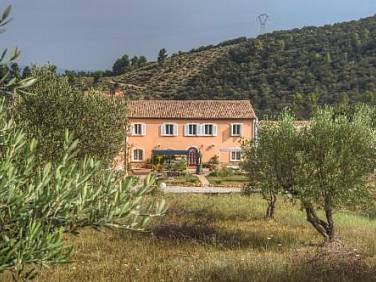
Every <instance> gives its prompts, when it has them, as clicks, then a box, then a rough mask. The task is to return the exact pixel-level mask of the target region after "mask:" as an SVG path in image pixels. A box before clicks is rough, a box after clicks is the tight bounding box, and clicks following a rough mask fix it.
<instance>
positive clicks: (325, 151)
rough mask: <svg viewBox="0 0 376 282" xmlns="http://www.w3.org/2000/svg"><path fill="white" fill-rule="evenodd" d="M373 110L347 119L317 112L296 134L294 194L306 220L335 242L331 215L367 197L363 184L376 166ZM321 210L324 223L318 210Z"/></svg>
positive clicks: (366, 185)
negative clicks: (308, 123) (296, 182)
mask: <svg viewBox="0 0 376 282" xmlns="http://www.w3.org/2000/svg"><path fill="white" fill-rule="evenodd" d="M372 122H373V121H372V116H371V109H370V108H368V107H360V108H358V109H357V110H356V111H355V113H354V114H353V115H352V117H351V119H350V118H349V117H348V116H347V115H346V114H342V115H335V114H334V110H333V109H332V108H325V109H321V110H319V111H318V112H317V113H316V114H315V115H314V117H313V119H312V122H311V125H310V126H309V127H306V128H304V129H303V130H302V131H301V132H300V141H301V149H300V150H299V151H298V157H299V159H300V163H301V164H300V173H299V174H298V177H299V179H298V183H299V185H297V186H298V193H297V194H296V196H297V197H298V198H299V199H300V200H301V202H302V205H303V208H304V210H305V212H306V215H307V220H308V221H309V222H310V223H311V224H312V226H313V227H314V228H315V229H316V230H317V231H318V232H319V233H320V234H321V235H322V236H323V237H324V238H325V240H327V241H332V240H333V239H335V234H336V233H335V222H334V217H333V212H334V209H335V208H338V207H342V206H349V207H355V206H359V205H362V204H364V203H366V202H367V201H368V200H369V199H370V187H369V185H370V184H369V182H368V181H367V179H368V177H369V175H370V173H371V172H372V171H373V170H374V168H375V163H376V133H375V129H374V128H373V127H372V126H371V124H372ZM318 208H320V209H322V210H323V211H324V219H323V218H320V217H319V215H318V214H317V212H316V210H317V209H318Z"/></svg>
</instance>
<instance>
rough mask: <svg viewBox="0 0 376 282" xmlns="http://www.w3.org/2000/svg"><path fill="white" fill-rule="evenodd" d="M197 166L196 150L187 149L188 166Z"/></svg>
mask: <svg viewBox="0 0 376 282" xmlns="http://www.w3.org/2000/svg"><path fill="white" fill-rule="evenodd" d="M197 165H198V150H197V149H196V148H193V147H192V148H189V149H188V166H190V167H194V166H197Z"/></svg>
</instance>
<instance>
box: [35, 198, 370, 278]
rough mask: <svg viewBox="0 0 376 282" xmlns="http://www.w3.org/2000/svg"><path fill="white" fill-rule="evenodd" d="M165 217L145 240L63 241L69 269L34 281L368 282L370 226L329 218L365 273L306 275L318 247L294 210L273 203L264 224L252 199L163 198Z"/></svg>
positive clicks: (344, 216) (130, 236)
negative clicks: (69, 252) (69, 248)
mask: <svg viewBox="0 0 376 282" xmlns="http://www.w3.org/2000/svg"><path fill="white" fill-rule="evenodd" d="M167 199H168V201H169V204H170V209H169V212H168V214H167V215H166V216H165V217H164V218H162V219H160V220H159V221H158V222H155V223H154V225H153V226H151V231H152V233H131V232H125V231H111V230H103V231H102V232H97V231H94V230H91V229H87V230H84V231H83V232H82V233H81V234H80V235H79V236H77V237H74V236H70V237H68V238H67V241H68V242H69V243H71V244H72V245H73V246H74V255H73V257H72V263H70V264H66V265H63V266H55V267H51V268H49V269H44V270H43V271H42V273H41V276H39V278H38V280H39V281H276V280H279V281H340V280H342V281H374V279H375V280H376V276H374V275H376V274H375V273H372V271H373V270H375V269H376V240H375V237H376V236H375V234H376V220H375V219H372V218H366V217H362V216H359V215H356V214H353V213H349V212H341V213H338V214H336V221H337V222H338V228H337V229H338V233H339V235H340V237H341V238H342V240H343V241H344V242H346V244H348V245H349V246H351V247H352V248H355V249H358V251H357V252H359V254H357V256H360V258H363V259H364V262H365V263H366V264H367V265H368V267H369V268H370V269H371V272H370V271H369V269H368V270H367V271H366V270H364V271H363V270H359V269H355V270H353V269H350V268H349V267H348V266H344V267H340V268H339V269H336V267H335V266H331V267H329V268H328V269H317V268H315V267H311V265H312V264H311V263H310V262H309V260H308V259H307V254H310V253H313V252H315V250H316V249H317V245H318V244H319V243H321V242H322V239H321V237H319V236H318V235H317V234H316V232H315V231H314V230H313V229H312V228H311V226H309V225H308V224H307V222H306V220H305V218H304V214H303V213H302V212H301V211H300V210H299V207H298V206H293V205H292V204H291V203H288V202H283V201H280V202H279V203H278V209H277V215H276V220H274V221H269V222H267V221H265V220H264V219H263V216H264V209H265V205H264V202H263V200H261V199H260V198H259V197H257V196H252V197H251V198H247V197H243V196H241V195H231V196H206V195H181V196H167Z"/></svg>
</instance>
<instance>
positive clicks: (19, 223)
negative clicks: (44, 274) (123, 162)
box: [0, 102, 165, 280]
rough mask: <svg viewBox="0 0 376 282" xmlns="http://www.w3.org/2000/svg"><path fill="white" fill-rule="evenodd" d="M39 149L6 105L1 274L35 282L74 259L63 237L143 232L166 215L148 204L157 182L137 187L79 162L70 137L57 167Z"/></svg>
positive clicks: (0, 166)
mask: <svg viewBox="0 0 376 282" xmlns="http://www.w3.org/2000/svg"><path fill="white" fill-rule="evenodd" d="M37 147H38V144H37V141H35V140H32V141H28V139H27V138H26V135H25V134H24V132H23V130H22V129H20V128H19V127H18V126H17V125H16V124H15V122H14V121H13V120H10V119H8V118H7V114H6V111H5V109H4V102H1V103H0V153H1V158H0V175H1V179H0V228H1V234H0V272H3V271H5V270H10V271H12V273H13V275H14V278H15V279H17V280H18V279H21V278H22V279H31V278H32V277H33V276H34V275H35V274H36V271H35V269H36V268H35V266H42V265H46V264H52V263H63V262H66V261H67V260H68V259H69V254H70V251H71V248H70V247H69V246H66V244H65V243H64V240H63V233H64V232H74V233H77V232H78V231H79V229H80V228H83V227H88V226H89V227H90V226H91V227H96V228H99V227H112V228H123V229H130V230H143V229H144V228H145V226H146V224H147V223H148V221H149V220H150V218H151V217H153V216H159V215H162V214H163V213H164V211H165V208H164V202H163V201H156V200H150V201H149V202H148V203H146V202H145V195H146V194H147V193H149V192H150V191H151V190H152V189H153V188H154V180H153V179H152V178H151V177H149V178H147V179H146V180H145V182H144V183H143V184H141V185H139V184H136V183H135V182H134V180H133V179H132V178H123V177H121V176H120V175H118V174H115V173H114V172H112V171H111V170H103V168H102V167H101V165H100V163H99V162H98V161H96V160H95V159H93V158H84V159H82V160H81V161H77V158H76V156H77V154H79V151H78V141H74V139H73V137H72V135H71V134H69V133H68V132H66V133H65V139H64V143H63V148H62V155H61V157H60V158H58V159H56V160H55V161H54V162H48V163H46V164H44V165H43V166H41V165H40V162H39V161H38V158H37ZM26 266H31V267H26ZM25 269H27V270H28V271H27V272H25ZM29 270H31V271H29Z"/></svg>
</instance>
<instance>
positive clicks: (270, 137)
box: [242, 111, 299, 219]
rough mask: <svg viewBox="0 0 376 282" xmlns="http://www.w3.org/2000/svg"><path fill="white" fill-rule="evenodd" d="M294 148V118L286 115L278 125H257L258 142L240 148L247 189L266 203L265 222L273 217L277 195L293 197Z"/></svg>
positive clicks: (278, 121)
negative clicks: (252, 190) (246, 176)
mask: <svg viewBox="0 0 376 282" xmlns="http://www.w3.org/2000/svg"><path fill="white" fill-rule="evenodd" d="M297 145H298V140H297V130H296V128H295V127H294V123H293V116H292V115H290V114H289V113H288V112H287V111H285V112H283V113H282V114H281V115H280V116H279V118H278V120H277V121H264V122H263V123H262V124H260V127H259V134H258V138H257V139H256V140H253V141H249V142H245V143H244V144H243V146H242V150H243V153H242V156H243V161H242V167H243V169H244V170H245V171H246V172H247V174H248V177H249V188H251V189H256V190H260V191H261V194H262V196H263V197H264V199H265V200H266V201H267V203H268V206H267V209H266V215H265V217H266V218H267V219H270V218H273V217H274V212H275V206H276V202H277V195H278V194H284V195H285V194H287V193H289V194H291V193H293V190H294V187H295V185H296V181H295V179H296V174H297V173H298V165H299V161H298V158H297V154H296V147H297Z"/></svg>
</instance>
